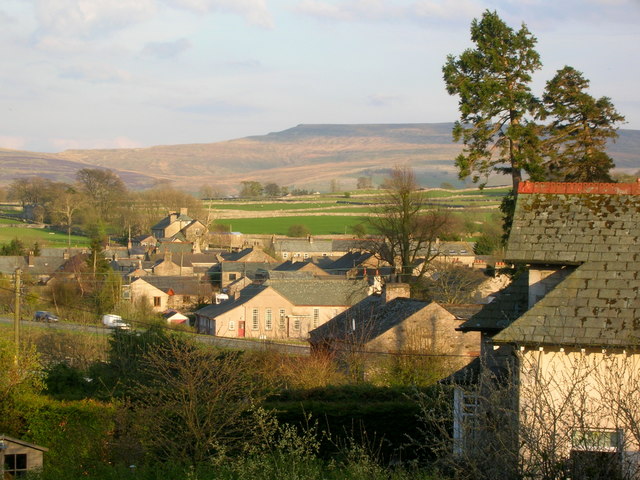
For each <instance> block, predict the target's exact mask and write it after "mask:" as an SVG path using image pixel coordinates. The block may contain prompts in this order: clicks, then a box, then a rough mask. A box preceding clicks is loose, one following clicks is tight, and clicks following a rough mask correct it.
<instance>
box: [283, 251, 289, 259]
mask: <svg viewBox="0 0 640 480" xmlns="http://www.w3.org/2000/svg"><path fill="white" fill-rule="evenodd" d="M282 258H284V259H285V260H286V259H287V258H289V252H282Z"/></svg>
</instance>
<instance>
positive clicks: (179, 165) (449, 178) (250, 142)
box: [0, 123, 640, 193]
mask: <svg viewBox="0 0 640 480" xmlns="http://www.w3.org/2000/svg"><path fill="white" fill-rule="evenodd" d="M452 126H453V124H451V123H431V124H389V125H298V126H296V127H293V128H290V129H287V130H283V131H281V132H274V133H269V134H267V135H261V136H252V137H246V138H241V139H237V140H229V141H225V142H216V143H208V144H189V145H167V146H156V147H150V148H136V149H111V150H67V151H64V152H61V153H58V154H39V153H29V152H16V151H9V150H0V167H1V168H2V169H3V176H2V180H0V181H1V182H2V183H5V184H6V183H8V182H9V181H10V180H11V179H13V178H16V177H19V176H24V175H29V174H38V175H42V176H45V177H48V178H52V179H56V180H67V181H70V180H72V179H73V175H74V173H75V171H76V170H78V169H79V168H84V167H87V166H99V167H105V168H110V169H112V170H114V171H115V172H117V173H118V174H119V175H120V176H121V177H122V178H123V180H125V182H126V183H127V184H128V185H129V186H130V187H131V188H146V187H149V186H151V185H153V184H154V183H156V182H158V181H164V180H168V181H171V182H172V183H173V185H175V186H176V187H179V188H185V189H188V190H191V191H196V190H198V188H199V187H200V185H203V184H211V185H214V186H219V187H221V188H223V189H225V190H226V191H227V192H229V193H231V191H232V190H233V189H236V188H237V187H238V185H239V184H240V182H241V181H243V180H257V181H260V182H263V183H267V182H275V183H278V184H280V185H289V186H291V185H295V186H296V187H299V188H310V189H314V190H316V189H317V190H327V188H328V185H329V182H331V180H333V179H336V180H338V181H339V182H340V184H341V186H342V188H343V189H345V190H346V189H352V188H354V186H355V182H356V179H357V177H359V176H365V175H370V176H372V177H373V180H374V183H377V182H379V181H380V180H381V178H382V177H384V175H385V174H386V172H387V171H388V170H389V168H391V167H392V166H394V165H398V164H405V163H409V164H410V165H412V166H413V167H414V168H415V170H416V172H417V173H418V178H419V180H420V182H421V183H422V184H423V185H425V186H438V185H440V184H441V183H442V182H449V183H452V184H458V185H459V184H460V182H458V180H457V175H456V171H455V167H454V165H453V159H454V158H455V157H456V155H457V154H458V153H459V152H460V149H461V147H460V145H457V144H454V143H453V142H452V140H451V128H452ZM609 151H610V154H611V155H612V156H613V158H614V160H615V162H616V166H617V168H619V169H622V170H625V171H627V172H632V171H636V170H638V169H640V130H620V138H619V139H618V141H617V142H616V143H615V144H612V145H611V147H610V149H609ZM498 180H499V181H500V182H502V183H508V182H506V181H505V179H504V178H499V179H498Z"/></svg>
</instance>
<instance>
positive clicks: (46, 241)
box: [0, 227, 89, 247]
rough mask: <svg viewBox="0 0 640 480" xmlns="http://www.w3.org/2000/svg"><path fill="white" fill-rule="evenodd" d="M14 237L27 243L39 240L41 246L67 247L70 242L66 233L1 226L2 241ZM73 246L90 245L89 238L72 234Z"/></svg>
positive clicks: (7, 240)
mask: <svg viewBox="0 0 640 480" xmlns="http://www.w3.org/2000/svg"><path fill="white" fill-rule="evenodd" d="M14 238H17V239H18V240H20V241H21V242H23V243H25V244H27V245H32V244H34V243H35V242H38V244H39V245H40V247H65V246H67V242H68V238H67V235H66V234H64V233H59V232H52V231H50V230H45V229H41V228H20V227H0V243H8V242H10V241H11V240H13V239H14ZM71 246H72V247H86V246H89V239H88V238H87V237H81V236H78V235H71Z"/></svg>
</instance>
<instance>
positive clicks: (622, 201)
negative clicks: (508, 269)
mask: <svg viewBox="0 0 640 480" xmlns="http://www.w3.org/2000/svg"><path fill="white" fill-rule="evenodd" d="M639 215H640V184H635V183H633V184H617V183H591V184H589V183H586V184H585V183H576V184H569V183H554V182H543V183H532V182H523V183H522V184H521V187H520V190H519V195H518V201H517V203H516V210H515V214H514V221H513V226H512V228H511V234H510V236H509V244H508V248H507V254H506V258H507V260H511V261H518V262H526V263H554V264H566V265H571V264H573V265H579V264H581V263H584V262H589V261H606V262H611V261H626V260H627V259H629V258H631V256H633V255H638V254H640V242H638V241H637V239H638V238H640V222H639V221H638V218H639Z"/></svg>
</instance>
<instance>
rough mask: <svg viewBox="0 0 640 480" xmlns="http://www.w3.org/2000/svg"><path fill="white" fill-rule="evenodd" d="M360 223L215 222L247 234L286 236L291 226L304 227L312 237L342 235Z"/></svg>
mask: <svg viewBox="0 0 640 480" xmlns="http://www.w3.org/2000/svg"><path fill="white" fill-rule="evenodd" d="M359 223H362V218H361V217H348V216H328V215H327V216H299V217H267V218H233V219H224V220H217V221H216V224H218V225H230V230H231V231H234V232H242V233H247V234H261V233H262V234H268V233H272V234H275V235H286V234H287V231H288V230H289V227H291V225H304V226H305V227H307V228H308V229H309V231H310V232H311V234H312V235H341V234H342V235H344V234H345V233H347V234H348V233H352V232H351V227H353V226H354V225H357V224H359Z"/></svg>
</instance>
